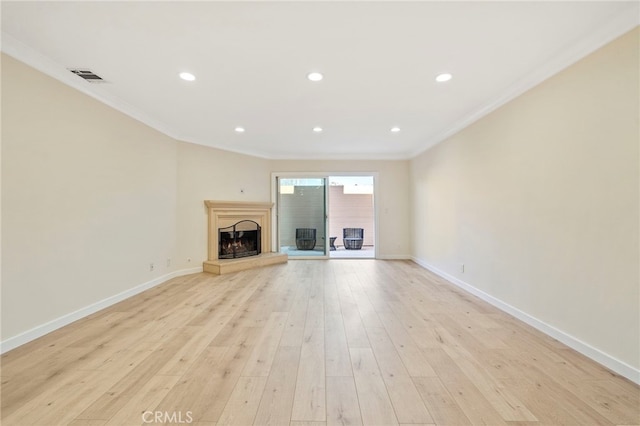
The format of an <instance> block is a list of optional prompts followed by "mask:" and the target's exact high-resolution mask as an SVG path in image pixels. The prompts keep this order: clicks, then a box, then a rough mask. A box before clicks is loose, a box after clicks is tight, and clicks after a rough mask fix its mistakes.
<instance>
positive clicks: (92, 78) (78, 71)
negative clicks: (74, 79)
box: [69, 68, 106, 83]
mask: <svg viewBox="0 0 640 426" xmlns="http://www.w3.org/2000/svg"><path fill="white" fill-rule="evenodd" d="M69 71H71V72H72V73H74V74H75V75H77V76H78V77H82V78H84V79H85V80H87V81H88V82H89V83H106V81H105V80H104V79H103V78H102V77H100V76H99V75H98V74H96V73H94V72H93V71H91V70H88V69H86V68H69Z"/></svg>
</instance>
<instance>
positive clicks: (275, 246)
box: [271, 171, 380, 259]
mask: <svg viewBox="0 0 640 426" xmlns="http://www.w3.org/2000/svg"><path fill="white" fill-rule="evenodd" d="M331 176H371V177H372V178H373V223H374V228H375V231H376V232H375V235H374V239H373V250H374V251H373V253H374V255H373V256H374V259H377V258H378V236H379V235H380V229H379V228H380V225H379V223H378V222H379V218H380V212H379V210H380V208H379V204H380V203H379V202H378V200H380V198H379V195H378V191H379V189H378V187H379V186H380V185H379V179H378V172H353V171H352V172H337V171H332V172H272V173H271V201H272V202H273V209H271V216H272V217H271V235H274V236H275V238H271V251H273V252H279V251H280V234H279V229H278V209H279V208H280V206H279V205H278V178H284V179H296V178H298V179H304V178H305V177H307V178H324V179H326V181H325V190H326V199H325V203H326V205H325V209H326V215H325V216H326V220H325V227H326V232H327V235H326V238H325V254H326V256H313V257H311V256H309V257H296V259H303V258H308V259H329V258H330V253H329V229H330V228H329V225H330V221H331V218H330V217H329V207H330V203H331V197H330V196H329V191H328V185H330V182H329V177H331Z"/></svg>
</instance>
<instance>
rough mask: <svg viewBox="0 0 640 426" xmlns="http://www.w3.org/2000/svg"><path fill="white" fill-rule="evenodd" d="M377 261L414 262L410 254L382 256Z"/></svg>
mask: <svg viewBox="0 0 640 426" xmlns="http://www.w3.org/2000/svg"><path fill="white" fill-rule="evenodd" d="M376 259H380V260H412V257H411V256H409V255H408V254H381V255H379V256H378V257H377V258H376Z"/></svg>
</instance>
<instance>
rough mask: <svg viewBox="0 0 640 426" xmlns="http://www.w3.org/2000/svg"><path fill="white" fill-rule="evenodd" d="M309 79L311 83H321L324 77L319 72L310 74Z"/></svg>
mask: <svg viewBox="0 0 640 426" xmlns="http://www.w3.org/2000/svg"><path fill="white" fill-rule="evenodd" d="M307 78H308V79H309V80H311V81H320V80H322V79H323V78H324V76H323V75H322V74H320V73H319V72H310V73H309V74H307Z"/></svg>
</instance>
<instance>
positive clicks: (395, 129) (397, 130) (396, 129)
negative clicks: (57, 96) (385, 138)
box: [391, 126, 400, 133]
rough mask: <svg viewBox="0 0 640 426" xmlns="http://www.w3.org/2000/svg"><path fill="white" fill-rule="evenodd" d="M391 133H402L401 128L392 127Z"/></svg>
mask: <svg viewBox="0 0 640 426" xmlns="http://www.w3.org/2000/svg"><path fill="white" fill-rule="evenodd" d="M391 131H392V132H393V133H398V132H399V131H400V127H398V126H395V127H392V128H391Z"/></svg>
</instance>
